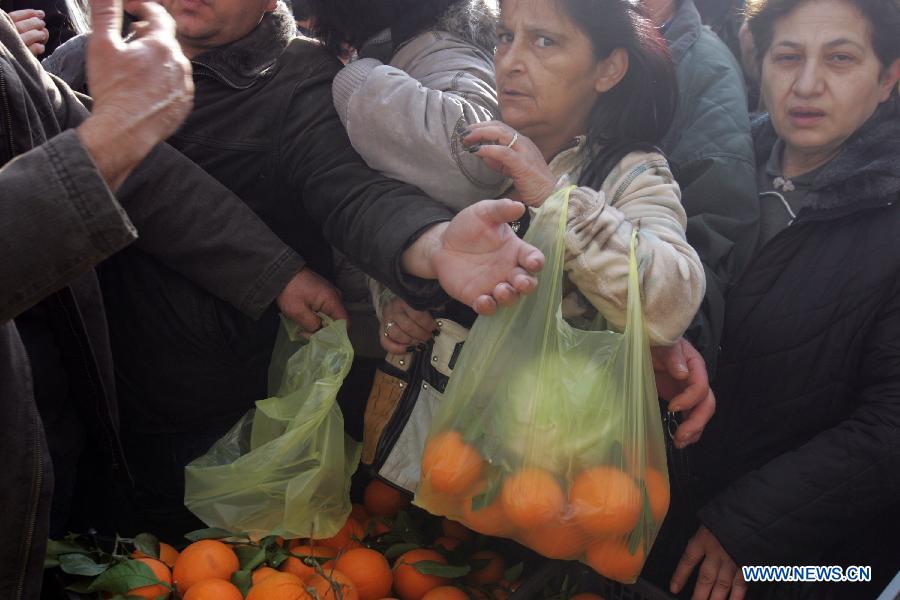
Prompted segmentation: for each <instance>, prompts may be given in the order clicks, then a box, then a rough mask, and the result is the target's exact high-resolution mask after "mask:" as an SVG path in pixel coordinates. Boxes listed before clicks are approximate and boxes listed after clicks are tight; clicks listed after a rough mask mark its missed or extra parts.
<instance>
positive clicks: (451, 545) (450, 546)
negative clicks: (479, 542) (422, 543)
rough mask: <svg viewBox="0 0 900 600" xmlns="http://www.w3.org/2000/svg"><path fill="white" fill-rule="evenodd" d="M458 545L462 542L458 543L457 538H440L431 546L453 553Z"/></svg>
mask: <svg viewBox="0 0 900 600" xmlns="http://www.w3.org/2000/svg"><path fill="white" fill-rule="evenodd" d="M460 544H462V542H461V541H459V538H455V537H447V536H442V537H439V538H437V539H436V540H434V543H433V544H431V545H432V546H434V547H435V548H443V549H444V550H446V551H447V552H453V551H454V550H456V548H457V547H459V545H460Z"/></svg>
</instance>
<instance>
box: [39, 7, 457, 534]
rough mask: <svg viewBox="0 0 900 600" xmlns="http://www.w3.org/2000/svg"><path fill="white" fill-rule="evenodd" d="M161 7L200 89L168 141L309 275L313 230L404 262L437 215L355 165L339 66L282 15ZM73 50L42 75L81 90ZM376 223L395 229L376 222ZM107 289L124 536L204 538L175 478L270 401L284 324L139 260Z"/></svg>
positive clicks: (321, 265) (316, 251)
mask: <svg viewBox="0 0 900 600" xmlns="http://www.w3.org/2000/svg"><path fill="white" fill-rule="evenodd" d="M163 5H164V6H165V7H166V8H167V9H168V10H169V12H170V13H171V14H172V15H173V16H174V17H175V20H176V23H178V39H179V41H180V43H181V46H182V49H183V50H184V51H185V53H186V54H187V55H188V56H189V57H190V58H192V62H193V66H194V81H195V85H196V89H197V92H196V97H195V108H194V111H193V112H192V114H191V115H190V116H189V118H188V119H187V121H186V122H185V124H184V126H183V127H182V128H181V129H180V130H179V131H178V132H177V133H176V134H175V135H174V136H173V137H172V138H170V140H169V142H170V143H171V144H172V145H174V146H175V147H176V148H178V149H179V150H181V151H182V152H183V153H184V154H185V155H186V156H188V157H190V158H191V159H192V160H194V161H195V162H196V163H197V164H199V165H200V166H202V167H203V168H204V169H206V170H207V172H209V173H210V174H212V175H213V176H215V177H216V178H217V179H218V180H219V181H221V182H222V183H223V184H225V185H226V186H227V187H228V188H229V189H231V190H232V191H233V192H235V193H236V194H237V195H239V196H240V197H241V198H242V199H243V200H244V201H245V202H246V203H247V204H248V205H249V206H250V207H251V208H252V209H253V210H254V211H255V212H256V213H257V214H259V216H260V217H261V218H262V219H263V220H264V221H265V222H266V223H268V224H269V226H270V227H272V229H273V230H274V231H275V232H276V233H277V234H278V235H279V236H281V237H282V239H284V240H285V241H287V242H288V244H289V245H291V246H292V247H293V248H295V249H296V250H297V251H298V252H299V253H300V254H301V255H302V256H303V257H304V259H305V260H306V261H307V264H309V265H310V266H311V267H312V268H313V269H315V270H316V271H318V272H321V273H323V274H328V273H329V272H330V269H331V262H332V261H331V253H330V248H329V246H328V244H326V243H325V240H324V236H323V235H322V224H324V226H325V232H326V233H327V232H328V231H329V230H331V231H336V230H340V234H341V235H342V236H344V237H343V239H344V240H345V243H347V244H370V245H372V244H374V246H375V247H374V249H373V250H372V251H371V252H370V253H368V254H366V253H357V254H356V257H355V258H354V261H355V262H357V264H358V265H359V266H360V267H361V268H362V269H363V270H365V271H367V272H369V273H370V274H372V275H373V276H375V277H376V278H377V277H379V276H380V274H381V273H384V267H383V266H381V265H383V264H384V263H383V255H384V253H395V252H396V251H397V249H396V248H391V247H390V246H389V243H388V242H389V240H390V239H391V238H394V236H395V235H396V234H397V233H398V232H399V231H404V230H408V228H410V227H412V228H413V229H416V230H422V229H426V228H428V227H429V226H430V225H431V224H433V223H434V222H436V221H438V220H443V219H445V218H446V217H445V216H443V215H440V216H438V215H434V216H431V217H429V216H428V215H424V214H421V213H420V214H419V215H412V214H409V213H408V212H407V211H405V210H401V209H399V208H396V209H395V208H390V207H389V206H388V205H387V203H386V202H387V199H388V198H390V199H391V201H392V202H395V203H396V204H395V205H394V206H399V205H400V204H402V203H403V202H407V203H409V202H414V201H415V199H416V198H419V197H420V196H421V192H419V191H418V190H416V189H415V188H412V187H411V186H405V185H401V184H399V183H397V182H395V181H391V180H388V179H385V178H383V177H381V176H379V175H378V174H377V173H375V172H374V171H371V170H370V169H369V168H368V167H367V166H366V165H365V163H364V162H363V161H362V160H361V159H360V157H359V156H358V155H357V154H356V153H355V151H354V150H353V148H352V147H351V145H350V142H349V140H348V139H347V135H346V132H345V131H344V129H343V126H342V125H341V122H340V120H339V119H338V117H337V114H336V112H335V110H334V105H333V103H332V98H331V80H332V79H333V77H334V75H335V74H336V73H337V71H338V70H339V69H340V68H341V64H340V62H339V61H337V60H336V59H335V58H334V57H333V56H331V55H330V54H329V53H327V52H326V51H325V50H324V49H323V48H322V47H321V46H320V45H319V44H318V43H315V42H312V41H310V40H307V39H300V38H296V34H295V32H296V29H295V25H294V21H293V17H292V15H291V13H290V11H289V10H287V8H286V7H285V6H284V5H283V4H280V5H277V8H276V3H275V2H274V0H253V1H252V2H246V1H243V0H219V1H218V2H215V3H210V4H208V5H204V6H203V7H202V8H201V9H200V10H198V11H195V10H194V9H193V8H192V7H189V6H187V5H184V6H183V5H182V3H181V2H180V0H171V1H168V2H163ZM81 43H83V38H76V39H75V40H72V41H71V42H70V43H69V44H67V45H66V46H64V47H63V48H61V49H60V50H59V51H58V52H57V54H56V55H54V57H52V58H51V59H50V60H49V62H48V63H46V64H45V66H46V67H47V68H48V69H49V70H51V71H52V72H53V71H55V72H57V73H58V74H59V75H61V76H62V77H63V78H64V79H67V80H70V81H77V80H78V78H79V77H80V74H79V69H80V66H79V65H80V64H81V62H82V61H81V60H80V58H79V50H78V44H81ZM353 200H357V201H363V202H366V203H367V205H368V203H370V202H375V201H377V202H378V203H379V204H378V206H379V208H378V214H377V215H376V214H375V212H374V209H373V212H372V213H371V214H368V215H362V214H360V215H359V216H360V217H361V218H360V220H359V221H358V222H355V223H350V222H349V221H348V222H345V223H343V224H341V223H338V222H336V221H335V220H334V219H330V218H328V217H327V213H325V212H324V211H323V210H322V209H321V208H318V207H320V206H325V207H332V206H338V207H340V206H344V205H346V203H348V202H350V201H353ZM385 217H388V220H389V221H390V223H391V225H390V226H388V227H384V226H383V225H382V224H381V223H380V222H379V221H381V220H383V219H385ZM394 239H396V238H394ZM335 245H336V246H338V247H340V244H335ZM387 274H388V276H390V277H392V278H393V279H394V281H397V280H398V278H397V276H396V274H394V273H387ZM101 283H102V286H103V289H104V296H105V298H106V300H107V302H108V304H109V307H110V308H109V315H110V323H111V333H112V342H113V354H114V356H115V358H116V368H117V381H118V388H119V394H120V400H121V405H122V425H123V430H125V431H126V432H127V435H125V436H124V438H125V444H126V448H125V450H126V456H128V458H129V463H130V466H131V467H132V472H133V474H134V477H135V481H136V488H137V496H136V511H135V517H134V519H135V522H134V523H133V527H134V528H151V529H152V530H153V531H155V532H157V533H159V534H160V535H163V536H166V537H169V538H171V539H174V540H176V541H177V540H178V539H180V536H181V534H182V533H183V532H184V531H186V530H187V529H190V528H194V527H197V526H198V525H197V521H196V520H195V519H194V518H193V517H192V516H191V515H190V513H188V512H187V511H186V509H184V506H183V489H184V478H183V467H184V465H185V464H186V463H187V462H189V461H190V460H192V459H193V458H196V457H197V456H198V455H200V454H202V453H203V452H204V451H205V450H206V449H207V448H208V446H209V445H210V444H211V443H212V442H213V441H215V440H216V439H217V438H218V437H220V436H221V435H222V434H223V433H224V432H225V431H227V430H228V429H229V428H230V427H231V425H233V424H234V422H235V421H236V420H237V419H238V418H239V417H240V416H242V415H243V414H244V412H246V410H247V409H248V408H250V407H251V406H252V403H253V402H254V401H255V400H258V399H260V398H263V397H265V396H266V393H267V391H266V379H267V377H266V373H267V367H268V362H269V358H270V354H271V348H272V344H273V342H274V337H275V334H276V332H277V327H278V319H277V312H276V311H275V310H274V309H273V310H270V311H269V312H267V313H266V314H264V315H263V317H262V319H261V320H260V321H259V322H253V321H252V320H249V319H247V318H246V317H244V316H243V315H240V314H239V313H237V312H236V311H234V310H232V309H231V307H229V306H227V305H225V304H223V303H221V302H219V301H218V300H216V299H215V298H213V297H211V296H209V295H208V294H206V293H204V292H203V291H202V290H200V289H199V288H197V286H196V285H194V284H193V283H192V282H190V281H188V280H186V279H185V278H183V277H181V276H180V275H179V274H177V273H174V272H172V271H171V270H170V269H167V268H166V267H165V266H164V265H161V264H160V263H159V261H157V260H156V259H155V258H153V257H150V256H148V255H147V254H146V253H143V252H141V251H139V250H134V251H128V252H125V253H123V254H122V255H120V256H119V257H117V258H116V259H115V260H114V261H111V263H110V264H108V265H106V266H105V268H104V272H103V273H102V281H101ZM419 305H420V306H423V304H421V303H419ZM144 307H146V308H144ZM150 307H152V311H151V310H150ZM136 314H138V315H141V318H135V315H136ZM161 455H162V456H165V457H168V458H166V459H162V458H161Z"/></svg>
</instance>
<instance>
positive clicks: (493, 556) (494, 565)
mask: <svg viewBox="0 0 900 600" xmlns="http://www.w3.org/2000/svg"><path fill="white" fill-rule="evenodd" d="M471 560H472V561H473V562H474V561H485V560H486V561H488V562H487V564H486V565H484V566H483V567H481V568H480V569H478V570H475V567H472V570H471V571H470V572H469V574H468V575H466V581H468V582H469V583H474V584H476V585H489V584H491V583H497V582H498V581H500V580H501V579H503V570H504V569H505V568H506V566H505V565H504V563H503V557H502V556H500V555H499V554H497V553H496V552H493V551H491V550H479V551H478V552H476V553H474V554H473V555H472V557H471Z"/></svg>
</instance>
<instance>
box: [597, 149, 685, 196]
mask: <svg viewBox="0 0 900 600" xmlns="http://www.w3.org/2000/svg"><path fill="white" fill-rule="evenodd" d="M670 182H671V183H674V178H673V177H672V171H671V169H670V167H669V161H668V160H666V157H665V156H663V154H662V153H661V152H659V151H657V150H652V149H649V148H640V149H635V150H632V151H630V152H628V153H627V154H625V156H623V157H622V158H621V160H619V162H618V163H617V164H616V166H615V167H613V169H612V170H611V171H610V173H609V175H608V176H607V177H606V180H605V181H604V182H603V186H602V189H603V191H605V192H606V193H608V194H612V198H617V197H619V196H621V195H622V194H624V193H625V192H626V191H628V190H633V189H637V188H641V187H644V186H647V185H660V184H664V183H670Z"/></svg>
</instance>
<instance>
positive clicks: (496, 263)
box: [403, 200, 544, 315]
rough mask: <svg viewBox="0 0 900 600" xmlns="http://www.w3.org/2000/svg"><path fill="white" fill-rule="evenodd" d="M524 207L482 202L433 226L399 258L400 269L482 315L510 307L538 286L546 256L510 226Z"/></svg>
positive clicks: (522, 211) (499, 202)
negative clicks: (435, 282) (437, 285)
mask: <svg viewBox="0 0 900 600" xmlns="http://www.w3.org/2000/svg"><path fill="white" fill-rule="evenodd" d="M524 212H525V206H524V205H523V204H522V203H520V202H513V201H512V200H482V201H481V202H477V203H475V204H473V205H471V206H469V207H468V208H466V209H464V210H463V211H462V212H460V213H459V214H458V215H456V217H454V218H453V220H452V221H450V222H449V223H441V224H439V225H435V226H434V227H432V228H431V229H429V230H428V231H426V232H425V233H424V234H423V235H422V236H421V237H419V239H418V240H416V242H415V243H414V244H413V245H412V246H410V247H409V248H407V250H406V251H405V252H404V253H403V269H404V270H405V271H406V272H407V273H410V274H412V275H416V276H418V277H423V278H426V279H435V278H436V279H437V280H438V281H439V282H440V284H441V287H443V288H444V290H445V291H446V292H447V293H448V294H450V296H452V297H453V298H455V299H457V300H459V301H460V302H462V303H463V304H467V305H469V306H471V307H472V308H473V309H474V310H475V312H477V313H479V314H483V315H490V314H493V313H494V312H495V311H496V310H497V305H498V304H500V305H503V306H511V305H512V304H515V302H516V300H518V298H519V294H527V293H529V292H531V291H532V290H533V289H534V288H535V286H537V278H536V277H534V275H533V273H536V272H538V271H540V270H541V269H542V268H543V267H544V255H543V254H541V252H540V251H539V250H538V249H537V248H535V247H534V246H531V245H530V244H526V243H525V242H523V241H522V240H520V239H519V238H518V237H516V234H515V233H514V232H513V230H512V228H511V227H510V226H509V225H508V223H509V222H510V221H515V220H516V219H518V218H520V217H521V216H522V214H523V213H524Z"/></svg>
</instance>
